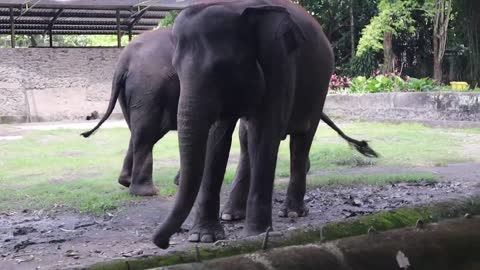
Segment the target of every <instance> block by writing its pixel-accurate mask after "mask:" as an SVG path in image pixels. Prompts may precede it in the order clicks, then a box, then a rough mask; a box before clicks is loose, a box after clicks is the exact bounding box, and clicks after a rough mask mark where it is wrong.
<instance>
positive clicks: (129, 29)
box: [128, 26, 133, 42]
mask: <svg viewBox="0 0 480 270" xmlns="http://www.w3.org/2000/svg"><path fill="white" fill-rule="evenodd" d="M132 28H133V26H130V27H129V28H128V41H129V42H130V41H132Z"/></svg>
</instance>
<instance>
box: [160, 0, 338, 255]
mask: <svg viewBox="0 0 480 270" xmlns="http://www.w3.org/2000/svg"><path fill="white" fill-rule="evenodd" d="M174 36H175V40H176V48H175V53H174V57H173V66H174V68H175V70H176V71H177V74H178V76H179V80H180V87H181V91H180V100H179V105H178V114H177V125H178V137H179V144H180V167H181V168H180V170H181V172H180V186H179V190H178V192H177V196H176V201H175V204H174V206H173V208H172V210H171V211H170V214H169V216H168V217H167V219H166V220H165V222H163V224H161V225H160V226H159V227H158V228H157V230H156V231H155V234H154V237H153V241H154V243H155V244H156V245H157V246H158V247H160V248H167V247H168V245H169V238H170V236H171V235H172V234H174V233H175V232H176V231H177V230H178V229H179V228H180V226H181V225H182V223H183V222H184V221H185V219H186V218H187V216H188V214H189V213H190V211H191V209H192V207H193V205H194V202H195V200H196V198H197V195H198V193H199V190H200V188H201V192H200V195H199V198H198V199H197V209H196V212H197V214H196V218H195V220H194V227H193V229H192V231H193V233H195V236H196V237H197V239H198V238H199V239H200V240H201V239H202V235H208V236H210V237H211V236H216V235H220V236H221V235H222V234H223V228H222V226H221V225H220V222H219V192H220V187H221V183H222V179H223V175H224V173H225V167H226V164H227V160H228V154H229V151H230V146H231V136H232V132H233V130H234V128H235V124H236V122H237V120H238V119H239V118H240V119H241V121H242V124H241V126H244V127H246V130H247V132H246V135H247V136H246V142H245V144H246V150H247V151H248V161H249V169H247V170H244V173H245V174H246V176H245V177H248V178H249V179H250V182H249V183H250V186H249V188H248V199H247V203H246V222H245V227H244V233H245V234H246V235H256V234H260V233H262V232H265V230H266V229H267V228H268V227H270V226H271V225H272V192H273V180H274V173H275V167H276V160H277V154H278V147H279V144H280V141H281V140H283V139H285V137H286V136H287V135H290V156H291V159H290V166H291V169H290V171H291V178H290V183H289V186H288V190H287V198H286V200H285V205H284V208H285V212H286V213H295V214H296V215H297V216H302V215H304V214H306V208H305V205H304V202H303V198H304V194H305V182H306V173H307V160H308V153H309V150H310V146H311V143H312V140H313V137H314V135H315V131H316V129H317V126H318V123H319V121H320V118H321V115H322V110H323V104H324V102H325V98H326V95H327V90H328V84H329V80H330V77H331V74H332V72H333V64H334V57H333V52H332V49H331V46H330V44H329V42H328V40H327V38H326V37H325V35H324V33H323V31H322V29H321V27H320V25H319V24H318V23H317V22H316V21H315V19H314V18H313V17H312V16H311V15H310V14H309V13H308V12H307V11H306V10H304V9H303V8H301V7H300V6H299V5H296V4H294V3H292V2H290V1H287V0H256V1H254V0H245V1H234V2H223V3H220V2H219V3H206V4H199V5H195V6H191V7H188V8H186V9H185V10H183V11H182V12H181V13H180V14H179V16H178V17H177V19H176V21H175V26H174ZM242 150H243V149H242ZM242 154H243V153H242ZM245 154H247V153H245ZM247 174H248V175H247ZM202 178H203V183H202ZM209 240H211V239H209Z"/></svg>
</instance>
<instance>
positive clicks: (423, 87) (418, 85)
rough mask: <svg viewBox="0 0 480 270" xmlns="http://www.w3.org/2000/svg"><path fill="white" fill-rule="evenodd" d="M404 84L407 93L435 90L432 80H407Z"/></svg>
mask: <svg viewBox="0 0 480 270" xmlns="http://www.w3.org/2000/svg"><path fill="white" fill-rule="evenodd" d="M406 84H407V86H406V90H407V91H412V92H425V91H432V90H435V80H432V79H430V78H422V79H416V78H408V79H407V81H406Z"/></svg>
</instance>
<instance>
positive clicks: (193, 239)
mask: <svg viewBox="0 0 480 270" xmlns="http://www.w3.org/2000/svg"><path fill="white" fill-rule="evenodd" d="M188 241H189V242H198V241H200V234H198V233H192V234H190V236H188Z"/></svg>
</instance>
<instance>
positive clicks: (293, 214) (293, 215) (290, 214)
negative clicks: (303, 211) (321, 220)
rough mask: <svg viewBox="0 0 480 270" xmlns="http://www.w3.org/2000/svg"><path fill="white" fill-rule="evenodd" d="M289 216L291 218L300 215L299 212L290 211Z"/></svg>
mask: <svg viewBox="0 0 480 270" xmlns="http://www.w3.org/2000/svg"><path fill="white" fill-rule="evenodd" d="M288 217H289V218H297V217H298V213H297V212H293V211H292V212H288Z"/></svg>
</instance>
